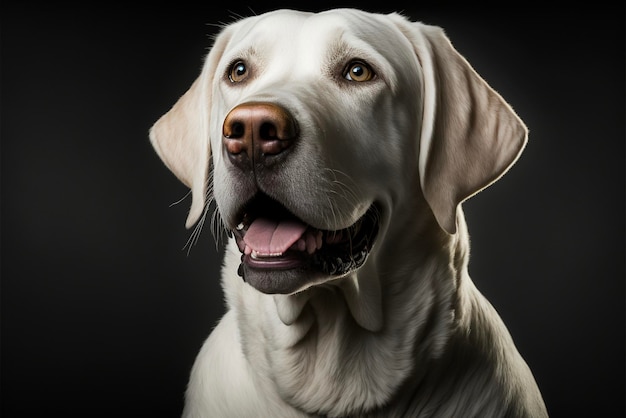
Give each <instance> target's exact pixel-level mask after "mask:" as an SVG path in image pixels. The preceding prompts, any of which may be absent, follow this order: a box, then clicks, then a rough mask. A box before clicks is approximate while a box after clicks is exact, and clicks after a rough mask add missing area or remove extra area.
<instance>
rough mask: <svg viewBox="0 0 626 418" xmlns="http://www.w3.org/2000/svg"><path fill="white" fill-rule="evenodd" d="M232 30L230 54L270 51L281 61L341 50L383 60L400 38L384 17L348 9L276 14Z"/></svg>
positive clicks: (395, 46)
mask: <svg viewBox="0 0 626 418" xmlns="http://www.w3.org/2000/svg"><path fill="white" fill-rule="evenodd" d="M233 29H234V31H233V33H232V36H231V45H232V46H233V48H232V50H235V51H236V50H246V49H252V50H254V51H259V52H263V53H265V52H272V51H273V52H275V53H276V54H279V55H280V56H283V57H285V56H293V55H294V54H298V55H300V54H301V53H302V52H306V56H308V57H315V56H317V57H319V56H323V55H327V54H328V52H329V50H332V49H333V48H335V49H340V48H342V47H357V48H360V49H363V50H371V51H375V52H377V53H379V54H381V55H383V56H385V55H387V53H388V52H390V51H391V50H393V49H397V48H398V47H400V45H399V44H398V40H401V39H399V38H402V37H401V36H400V31H398V30H394V29H397V28H395V27H394V26H393V24H392V23H391V22H390V20H388V19H387V16H385V15H380V14H373V13H367V12H362V11H359V10H351V9H338V10H329V11H326V12H321V13H310V12H300V11H294V10H278V11H275V12H270V13H266V14H263V15H260V16H254V17H251V18H247V19H244V20H242V21H240V22H238V23H237V24H236V27H234V28H233ZM404 40H406V39H404Z"/></svg>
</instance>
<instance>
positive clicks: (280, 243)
mask: <svg viewBox="0 0 626 418" xmlns="http://www.w3.org/2000/svg"><path fill="white" fill-rule="evenodd" d="M306 228H307V226H306V225H305V224H303V223H301V222H298V221H296V220H288V221H274V220H271V219H267V218H258V219H255V220H254V222H252V225H250V227H249V228H248V231H247V232H246V234H245V235H244V237H243V240H244V242H245V243H246V244H247V245H248V247H250V248H251V249H252V250H254V251H256V252H257V253H259V254H260V255H278V254H282V253H284V252H285V251H287V249H289V247H291V245H292V244H293V243H294V242H296V241H298V239H299V238H300V237H301V236H302V234H304V231H306Z"/></svg>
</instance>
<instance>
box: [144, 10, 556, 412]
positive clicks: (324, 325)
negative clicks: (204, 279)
mask: <svg viewBox="0 0 626 418" xmlns="http://www.w3.org/2000/svg"><path fill="white" fill-rule="evenodd" d="M527 136H528V133H527V128H526V127H525V125H524V123H523V122H522V121H521V120H520V118H519V117H518V116H517V115H516V114H515V113H514V111H513V110H512V108H511V107H510V106H509V105H508V104H507V103H506V102H505V101H504V100H503V99H502V97H501V96H500V95H499V94H498V93H496V92H495V91H494V90H493V89H492V88H491V87H490V86H489V85H488V84H487V83H486V82H485V81H484V80H483V79H482V78H481V77H480V76H479V75H478V74H477V73H476V72H475V71H474V70H473V69H472V67H471V66H470V64H469V63H468V62H467V61H466V60H465V59H464V58H463V57H462V56H461V55H460V54H459V53H458V52H457V51H456V50H455V49H454V47H453V46H452V44H451V43H450V41H449V39H448V38H447V36H446V35H445V33H444V31H443V30H442V29H441V28H439V27H436V26H431V25H426V24H423V23H420V22H412V21H411V20H409V19H408V18H407V17H405V16H403V15H401V14H398V13H392V14H376V13H369V12H364V11H359V10H353V9H336V10H329V11H325V12H321V13H308V12H299V11H292V10H277V11H273V12H269V13H266V14H263V15H259V16H253V17H247V18H242V19H241V20H239V21H236V22H234V23H232V24H228V25H225V26H224V27H223V28H222V29H221V31H220V33H219V34H218V35H217V36H216V38H215V39H214V43H213V45H212V48H211V49H210V52H209V53H208V55H207V57H206V60H205V62H204V65H203V68H202V70H201V73H200V75H199V77H198V78H197V79H196V80H195V82H194V83H193V84H192V86H191V87H190V88H189V90H188V91H187V92H186V93H185V94H184V95H182V97H181V98H180V99H179V100H178V101H177V102H176V103H175V104H174V106H173V107H172V108H171V110H169V111H168V112H167V113H166V114H165V115H163V116H162V117H161V118H160V119H159V120H158V121H157V122H156V123H155V124H154V125H153V126H152V128H151V129H150V133H149V137H150V140H151V143H152V145H153V146H154V148H155V150H156V153H157V154H158V155H159V156H160V158H161V159H162V160H163V162H164V163H165V165H166V166H167V167H168V168H169V169H170V170H171V171H172V172H173V173H174V174H175V175H176V176H177V177H178V178H179V179H180V180H181V181H182V182H183V183H184V184H185V185H187V186H188V187H189V188H190V189H191V194H192V199H191V208H190V210H189V216H188V218H187V221H186V226H187V227H188V228H191V227H193V226H194V225H196V224H199V225H201V224H202V223H204V220H205V217H206V216H207V213H208V208H209V206H210V205H211V203H213V200H214V202H215V208H216V209H215V212H214V214H213V216H214V219H213V221H214V222H217V223H218V224H219V225H221V226H223V228H224V229H225V230H226V231H227V233H228V235H229V239H228V243H227V245H226V250H225V255H224V264H223V267H222V268H223V270H222V286H223V289H224V293H225V299H226V305H227V310H226V313H225V314H224V316H223V317H222V318H221V320H220V321H219V323H218V324H217V326H216V327H215V329H214V330H213V331H212V332H211V334H210V336H209V337H208V339H207V340H206V342H205V343H204V345H203V347H202V349H201V351H200V353H199V354H198V356H197V358H196V361H195V363H194V366H193V368H192V371H191V376H190V380H189V384H188V387H187V390H186V394H185V407H184V410H183V415H184V416H185V417H198V418H199V417H259V416H264V417H265V416H267V417H311V416H325V417H385V418H387V417H481V418H482V417H533V418H537V417H545V416H547V415H548V414H547V410H546V407H545V403H544V401H543V399H542V395H541V393H540V390H539V388H538V386H537V383H536V381H535V379H534V377H533V375H532V372H531V371H530V369H529V367H528V365H527V364H526V362H525V361H524V360H523V358H522V357H521V355H520V354H519V352H518V350H517V349H516V347H515V345H514V343H513V341H512V338H511V336H510V334H509V332H508V331H507V329H506V327H505V325H504V324H503V322H502V320H501V319H500V317H499V316H498V314H497V313H496V311H495V309H494V308H493V307H492V306H491V305H490V303H489V302H488V301H487V300H486V299H485V298H484V297H483V296H482V295H481V294H480V293H479V291H478V290H477V289H476V287H475V286H474V284H473V283H472V281H471V279H470V276H469V274H468V258H469V238H468V230H467V227H466V223H465V220H464V216H463V211H462V208H461V204H462V202H463V201H465V200H466V199H468V198H469V197H471V196H473V195H474V194H476V193H478V192H479V191H481V190H483V189H484V188H486V187H487V186H489V185H490V184H492V183H493V182H495V181H496V180H498V179H499V178H500V177H501V176H502V175H503V174H504V173H505V172H506V171H507V170H508V169H509V168H510V167H511V166H512V165H513V164H514V163H515V161H516V160H517V159H518V157H519V156H520V154H521V152H522V150H523V149H524V147H525V145H526V142H527ZM220 228H221V227H220Z"/></svg>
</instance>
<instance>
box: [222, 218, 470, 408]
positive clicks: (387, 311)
mask: <svg viewBox="0 0 626 418" xmlns="http://www.w3.org/2000/svg"><path fill="white" fill-rule="evenodd" d="M459 215H460V216H459V218H460V220H459V224H460V227H459V232H458V233H457V236H452V235H447V234H445V233H444V232H443V231H433V230H430V231H426V230H422V231H418V232H419V233H418V234H413V233H406V231H386V233H387V234H391V235H390V236H389V237H387V239H385V240H381V241H383V242H390V243H393V245H390V246H389V248H379V249H377V251H376V252H373V253H372V254H371V256H370V257H371V259H370V260H368V262H367V263H366V264H365V265H364V266H363V268H362V269H360V270H359V272H358V274H353V275H351V276H348V277H345V278H342V279H340V280H337V281H335V282H333V283H330V284H326V285H323V286H316V287H314V288H311V289H308V290H307V291H304V292H301V293H298V294H295V295H290V296H284V295H274V296H270V295H263V294H260V293H259V292H257V291H255V290H254V289H252V288H251V287H250V286H248V285H246V284H245V283H242V281H241V279H239V278H238V277H236V278H235V277H233V278H232V281H233V283H225V290H226V295H227V300H228V304H229V306H230V307H231V308H234V309H235V311H236V312H237V316H238V322H239V326H240V327H241V328H245V330H244V331H243V332H241V335H242V336H246V338H245V339H242V341H241V342H242V349H243V350H244V352H245V353H246V354H247V356H248V358H250V359H254V363H253V364H252V366H253V368H258V369H260V370H259V373H258V376H270V377H271V380H268V381H267V382H263V383H261V384H269V385H277V386H278V391H279V393H281V395H282V397H283V398H284V399H285V401H287V402H288V403H290V404H291V405H294V406H296V407H297V408H299V409H302V410H304V411H308V412H315V413H320V412H322V413H325V414H328V415H333V416H342V415H346V414H347V413H349V412H354V411H355V410H356V408H362V407H365V408H366V409H369V408H376V407H377V406H379V405H381V404H384V403H386V402H388V401H389V399H386V398H385V397H386V396H388V394H391V393H394V392H395V391H396V390H397V389H398V388H399V387H401V386H402V385H403V383H404V382H405V380H406V379H407V378H408V377H409V376H411V375H412V376H414V375H415V370H416V369H418V368H420V364H417V362H420V363H422V364H423V363H425V362H428V361H430V360H431V359H432V358H436V357H438V356H439V355H440V354H441V351H442V350H443V347H444V346H445V344H446V342H447V340H448V338H449V336H450V334H451V330H452V329H453V328H454V326H455V325H454V324H455V319H458V318H455V315H458V313H457V312H456V311H455V305H456V303H457V301H456V292H457V286H458V280H459V278H460V277H461V273H460V270H464V269H466V267H467V251H468V249H467V248H463V247H460V245H462V244H461V243H466V242H467V239H465V238H464V237H461V238H459V236H458V234H466V233H467V231H466V229H465V224H464V221H463V219H462V218H463V217H462V214H461V213H459ZM416 218H419V217H416ZM431 225H432V223H431ZM403 227H404V228H407V227H408V228H419V227H420V226H419V225H411V224H407V223H405V224H403ZM416 236H417V237H418V239H416V238H415V237H416ZM390 237H392V238H393V239H389V238H390ZM400 252H409V253H411V254H412V256H409V257H407V256H406V254H400ZM233 253H234V255H231V257H232V258H233V260H232V261H231V262H230V263H229V261H228V259H227V263H226V268H228V269H231V270H232V269H233V264H235V263H238V262H239V260H238V257H237V255H236V254H237V253H236V251H233ZM235 257H236V259H235ZM235 260H236V261H235ZM403 260H404V261H403ZM407 260H408V261H407ZM402 262H404V263H405V264H404V265H403V264H401V263H402ZM229 264H230V265H229ZM235 265H236V264H235ZM235 270H236V268H235ZM231 276H232V274H231ZM227 281H228V279H227ZM234 282H236V283H234ZM233 284H234V286H233ZM322 351H323V352H324V355H318V353H320V352H322ZM374 357H376V358H377V360H376V361H372V358H374ZM416 359H418V360H417V362H416ZM329 376H332V379H329ZM346 390H349V391H350V392H351V394H350V396H342V394H343V393H344V392H345V391H346ZM320 405H322V406H323V408H322V410H319V409H318V408H319V407H320Z"/></svg>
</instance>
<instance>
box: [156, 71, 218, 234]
mask: <svg viewBox="0 0 626 418" xmlns="http://www.w3.org/2000/svg"><path fill="white" fill-rule="evenodd" d="M203 87H204V86H203V83H202V76H200V77H198V78H197V79H196V81H195V82H194V83H193V84H192V86H191V87H190V88H189V90H187V92H186V93H185V94H184V95H183V96H182V97H181V98H180V99H179V100H178V101H177V102H176V104H175V105H174V106H173V107H172V108H171V109H170V111H169V112H167V113H166V114H165V115H163V116H161V118H160V119H159V120H158V121H157V122H156V123H155V124H154V125H153V126H152V128H151V129H150V142H152V146H154V149H155V150H156V152H157V154H158V155H159V157H161V159H162V160H163V162H164V163H165V165H166V166H167V167H168V168H169V169H170V170H171V171H172V172H173V173H174V174H175V175H176V177H178V179H179V180H180V181H182V182H183V183H184V184H185V185H186V186H187V187H189V188H190V189H191V193H192V203H191V209H190V210H189V216H188V217H187V222H186V224H185V225H186V227H187V228H190V227H191V226H193V224H195V223H196V222H197V220H198V219H199V218H200V216H201V215H202V212H203V210H204V205H205V194H206V181H207V169H208V161H209V155H210V153H211V143H210V141H209V134H208V131H207V123H208V121H206V115H208V112H207V111H206V108H207V104H208V103H206V102H208V101H209V100H208V99H207V98H203V96H206V95H207V94H208V92H204V91H203ZM203 93H205V94H203Z"/></svg>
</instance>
